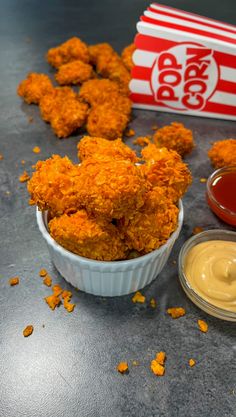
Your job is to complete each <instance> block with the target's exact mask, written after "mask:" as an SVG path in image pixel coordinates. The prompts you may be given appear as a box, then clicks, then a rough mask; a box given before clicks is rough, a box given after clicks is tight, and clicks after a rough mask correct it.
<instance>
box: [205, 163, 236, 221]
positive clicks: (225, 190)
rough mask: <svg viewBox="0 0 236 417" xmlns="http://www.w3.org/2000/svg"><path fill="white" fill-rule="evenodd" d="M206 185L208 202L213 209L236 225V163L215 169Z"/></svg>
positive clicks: (223, 218) (224, 219) (219, 215)
mask: <svg viewBox="0 0 236 417" xmlns="http://www.w3.org/2000/svg"><path fill="white" fill-rule="evenodd" d="M206 187H207V191H206V196H207V202H208V204H209V206H210V208H211V209H212V211H213V212H214V213H215V214H216V215H217V216H218V217H220V218H221V219H222V220H223V221H224V222H226V223H228V224H231V225H232V226H235V227H236V165H233V166H227V167H223V168H220V169H217V170H216V171H214V172H213V174H211V175H210V177H209V178H208V180H207V184H206Z"/></svg>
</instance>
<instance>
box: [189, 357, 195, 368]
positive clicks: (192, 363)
mask: <svg viewBox="0 0 236 417" xmlns="http://www.w3.org/2000/svg"><path fill="white" fill-rule="evenodd" d="M188 363H189V366H191V368H192V367H193V366H194V365H196V361H195V360H194V359H192V358H191V359H189V361H188Z"/></svg>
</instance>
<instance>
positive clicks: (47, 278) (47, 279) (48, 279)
mask: <svg viewBox="0 0 236 417" xmlns="http://www.w3.org/2000/svg"><path fill="white" fill-rule="evenodd" d="M43 283H44V285H46V286H47V287H51V285H52V278H51V277H50V275H46V276H45V278H44V279H43Z"/></svg>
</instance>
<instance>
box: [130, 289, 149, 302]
mask: <svg viewBox="0 0 236 417" xmlns="http://www.w3.org/2000/svg"><path fill="white" fill-rule="evenodd" d="M132 301H133V303H142V304H143V303H145V301H146V297H145V296H144V295H143V294H141V292H140V291H137V292H136V293H135V294H134V296H133V297H132Z"/></svg>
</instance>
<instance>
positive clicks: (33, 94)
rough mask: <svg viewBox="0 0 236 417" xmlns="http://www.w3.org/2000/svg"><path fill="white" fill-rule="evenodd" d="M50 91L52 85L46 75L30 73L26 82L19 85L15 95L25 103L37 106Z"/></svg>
mask: <svg viewBox="0 0 236 417" xmlns="http://www.w3.org/2000/svg"><path fill="white" fill-rule="evenodd" d="M52 90H53V85H52V83H51V80H50V79H49V77H48V76H47V75H45V74H37V73H35V72H31V73H29V74H28V76H27V78H26V80H23V81H21V83H20V84H19V86H18V89H17V93H18V95H19V96H20V97H22V98H23V99H24V100H25V101H26V103H28V104H31V103H33V104H38V103H39V101H40V99H41V98H42V97H43V96H44V95H45V94H47V93H49V92H50V91H52Z"/></svg>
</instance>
